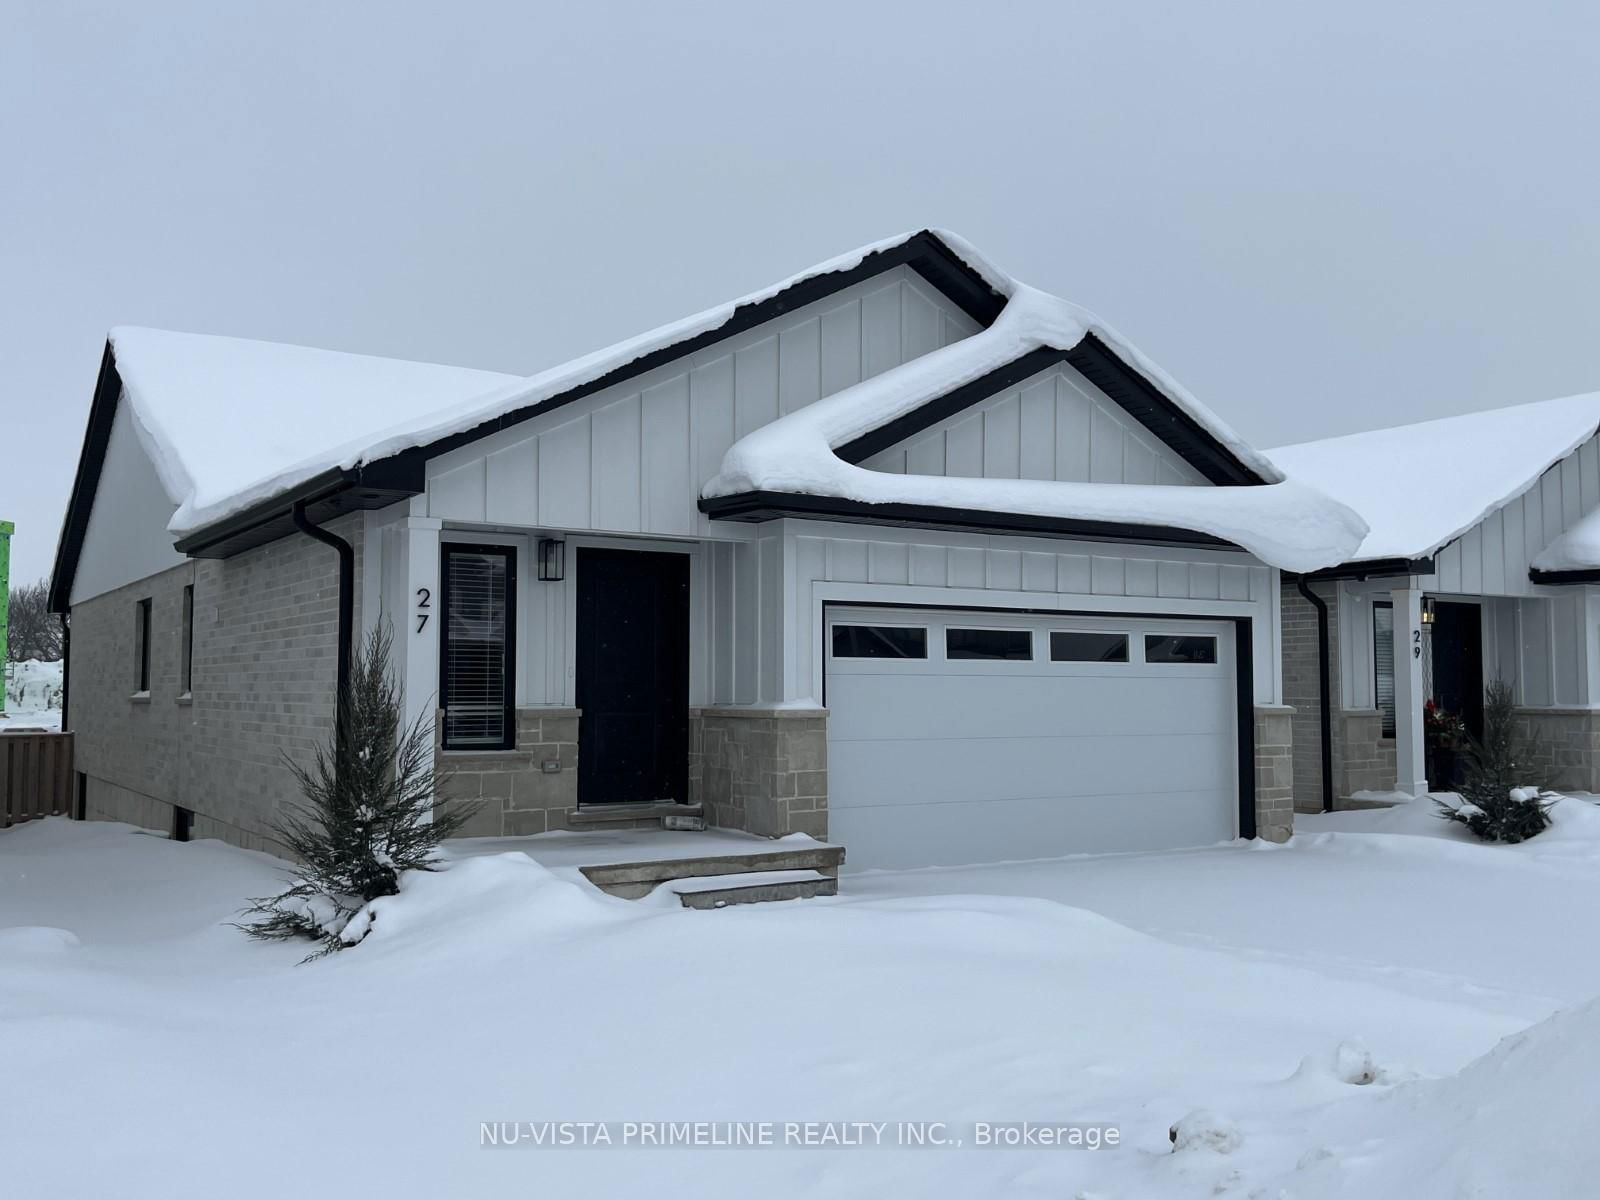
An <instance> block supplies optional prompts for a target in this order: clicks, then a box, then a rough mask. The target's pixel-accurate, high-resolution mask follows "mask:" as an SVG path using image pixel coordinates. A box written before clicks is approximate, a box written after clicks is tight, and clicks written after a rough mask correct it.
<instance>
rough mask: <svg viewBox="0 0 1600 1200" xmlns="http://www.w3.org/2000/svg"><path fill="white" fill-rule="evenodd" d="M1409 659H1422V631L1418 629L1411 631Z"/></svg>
mask: <svg viewBox="0 0 1600 1200" xmlns="http://www.w3.org/2000/svg"><path fill="white" fill-rule="evenodd" d="M1411 657H1412V658H1421V657H1422V630H1420V629H1413V630H1412V631H1411Z"/></svg>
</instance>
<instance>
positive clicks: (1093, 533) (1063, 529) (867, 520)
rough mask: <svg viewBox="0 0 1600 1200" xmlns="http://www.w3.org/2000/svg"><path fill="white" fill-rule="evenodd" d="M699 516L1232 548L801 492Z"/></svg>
mask: <svg viewBox="0 0 1600 1200" xmlns="http://www.w3.org/2000/svg"><path fill="white" fill-rule="evenodd" d="M700 511H701V512H703V513H705V514H706V515H707V516H710V517H712V518H713V519H716V520H724V521H756V522H759V521H773V520H777V519H778V518H780V517H805V518H809V519H813V520H821V521H843V522H848V523H851V524H862V525H892V526H910V527H913V528H917V529H948V530H954V531H956V532H960V533H1015V534H1024V535H1031V536H1035V537H1062V538H1075V539H1078V540H1080V541H1091V542H1133V543H1135V544H1138V545H1147V546H1223V547H1227V548H1229V549H1239V547H1237V546H1235V545H1234V544H1233V543H1232V542H1227V541H1224V540H1222V539H1221V538H1217V537H1212V536H1211V535H1210V534H1209V533H1200V532H1198V531H1196V530H1192V529H1177V528H1173V527H1171V526H1167V525H1135V524H1124V523H1121V522H1117V521H1085V520H1076V519H1072V518H1066V517H1041V516H1036V515H1034V514H1032V513H1002V512H985V511H983V510H981V509H973V508H944V507H939V506H937V505H930V504H867V503H865V502H863V501H860V500H841V499H838V498H836V497H833V496H808V495H804V494H802V493H799V492H742V493H740V494H738V495H735V496H717V497H713V498H711V499H702V500H701V501H700Z"/></svg>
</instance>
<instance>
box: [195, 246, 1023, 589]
mask: <svg viewBox="0 0 1600 1200" xmlns="http://www.w3.org/2000/svg"><path fill="white" fill-rule="evenodd" d="M900 266H904V267H909V268H910V269H911V270H913V271H915V272H916V273H917V274H918V275H920V276H922V277H923V278H924V279H925V280H927V281H928V283H929V284H930V285H931V286H933V287H934V288H937V289H938V290H939V291H940V292H941V293H943V294H944V295H945V296H946V297H948V298H949V299H950V301H951V302H952V303H954V304H955V305H957V306H958V307H959V308H960V309H961V310H962V311H963V312H965V313H966V314H967V315H968V316H970V317H971V318H972V319H973V320H974V321H977V322H978V323H979V324H980V325H982V326H985V327H987V326H989V325H991V324H993V322H994V319H995V318H996V317H997V316H999V315H1000V310H1001V309H1003V308H1004V307H1005V304H1006V301H1005V297H1004V296H1002V295H1001V294H1000V293H999V292H997V291H995V289H994V288H993V287H991V286H990V284H989V282H988V281H987V280H986V279H984V277H983V276H982V275H981V274H979V273H978V271H976V270H975V269H974V268H973V267H972V266H970V265H969V264H968V263H966V262H965V261H964V260H963V259H962V258H961V256H960V255H958V254H957V253H956V252H955V251H954V250H952V249H951V248H950V247H949V246H948V245H946V244H945V243H944V241H943V240H941V239H940V237H939V236H938V235H937V234H936V233H934V232H933V231H931V230H927V229H924V230H922V231H921V232H920V233H916V234H913V235H912V236H911V237H909V238H907V239H906V240H905V241H903V242H900V243H899V244H897V245H894V246H890V247H887V248H885V249H883V250H874V251H872V252H871V253H870V254H867V255H865V256H864V257H863V258H862V260H861V261H860V262H859V263H857V264H856V265H855V266H853V267H849V268H846V269H844V270H839V271H830V272H828V273H826V274H823V275H813V276H810V277H809V278H806V279H802V280H800V281H799V282H797V283H794V284H791V285H790V286H788V287H786V288H784V289H783V290H782V291H780V292H777V293H775V294H774V295H771V296H768V297H767V298H766V299H765V300H758V301H755V302H753V303H749V304H742V305H740V306H739V307H738V308H736V309H734V311H733V314H732V315H731V316H730V317H729V318H728V319H727V320H726V321H724V322H723V323H722V324H721V325H719V326H717V327H716V328H715V329H708V330H706V331H705V332H704V333H701V334H697V335H695V336H694V337H692V338H687V339H685V340H683V341H681V342H675V343H673V344H672V345H670V346H664V347H662V348H661V349H659V350H655V351H652V352H651V353H649V354H645V355H642V356H640V357H639V358H636V359H634V360H633V361H632V362H629V363H625V364H623V365H622V366H620V367H617V368H616V369H614V370H612V371H608V372H607V373H606V374H604V375H602V376H600V377H599V378H597V379H592V380H590V381H589V382H587V383H581V384H578V385H576V386H574V387H571V388H568V389H567V390H566V391H564V392H560V393H558V394H556V395H554V396H551V397H549V398H547V399H545V400H542V401H540V402H538V403H537V404H528V405H524V406H523V407H522V408H517V409H513V410H511V411H510V412H507V413H503V414H501V415H500V416H497V417H494V418H491V419H490V420H487V421H484V422H482V423H480V424H478V425H475V426H473V427H472V428H471V429H467V430H463V431H462V432H460V433H454V434H450V435H449V436H447V437H442V438H439V439H437V440H435V441H432V442H429V443H428V444H426V445H423V446H416V447H413V448H412V449H409V450H402V451H400V452H399V453H397V454H394V455H391V456H389V457H387V458H383V459H379V460H377V461H376V462H373V463H369V464H367V465H366V466H365V467H362V468H358V469H357V470H356V471H354V472H325V473H324V474H322V475H319V476H317V477H316V478H315V479H313V480H310V481H308V482H307V483H305V484H302V485H301V486H300V487H298V488H296V489H295V490H294V491H293V492H292V493H287V494H283V495H279V496H274V497H272V498H271V499H269V500H265V501H263V502H261V503H260V504H256V505H253V506H251V507H250V508H249V509H246V510H245V511H244V512H242V513H238V514H236V515H235V516H232V517H228V518H226V519H224V520H223V521H220V522H217V523H216V524H215V525H211V526H207V527H206V528H204V529H200V530H197V531H196V532H194V533H192V534H190V535H189V536H188V537H186V538H184V539H183V540H182V541H180V542H179V543H178V549H179V550H180V551H181V552H183V553H185V554H192V555H195V556H197V557H219V558H226V557H228V556H230V555H233V554H237V553H239V552H240V551H242V550H247V549H249V548H250V547H252V546H259V545H264V544H265V543H267V542H270V541H275V540H276V539H277V538H280V537H283V536H284V535H286V534H288V533H290V532H292V531H293V529H294V526H293V524H292V523H291V522H290V520H289V510H290V508H291V507H292V506H293V504H294V502H295V501H296V500H297V499H305V500H306V501H307V511H308V513H309V514H310V516H311V518H312V519H313V520H314V521H316V522H317V523H319V524H320V523H321V522H322V521H324V520H326V519H328V518H329V517H330V516H337V515H339V513H341V512H353V511H355V510H356V509H359V508H378V507H383V506H384V505H387V504H392V503H394V502H395V500H400V499H405V498H406V497H407V496H414V495H417V494H419V493H420V492H421V491H422V490H423V488H424V486H425V482H426V472H425V469H424V466H425V464H426V463H427V461H428V460H429V459H430V458H435V457H437V456H438V455H441V454H445V453H448V452H449V451H451V450H454V449H456V448H458V447H460V446H465V445H468V444H470V443H472V442H475V441H478V440H479V439H480V438H485V437H488V436H489V435H491V434H494V433H498V432H500V431H501V430H502V429H508V428H510V427H511V426H513V425H520V424H521V423H522V422H524V421H528V420H532V419H533V418H534V417H537V416H540V415H542V414H544V413H547V412H549V411H550V410H552V409H555V408H560V407H561V406H562V405H565V404H571V403H573V402H574V401H576V400H581V399H583V398H584V397H585V396H590V395H593V394H594V393H596V392H600V391H604V390H605V389H606V388H609V387H612V386H614V385H616V384H618V383H624V382H626V381H627V380H629V379H633V378H636V377H638V376H640V375H643V374H645V373H646V372H648V371H653V370H655V369H656V368H657V367H661V366H665V365H666V364H667V363H670V362H674V361H676V360H677V359H680V358H684V357H686V356H688V355H690V354H694V353H695V352H696V351H699V350H703V349H705V348H706V347H708V346H713V345H715V344H716V343H718V342H720V341H723V340H725V339H727V338H730V337H733V336H735V335H736V334H740V333H743V332H745V331H746V330H750V329H754V328H755V327H756V326H758V325H762V324H765V323H766V322H767V321H770V320H772V319H773V318H774V317H778V316H782V315H783V314H784V313H786V312H791V311H793V310H795V309H797V308H803V307H805V306H806V305H808V304H814V303H816V302H817V301H818V300H825V299H827V297H829V296H831V295H833V294H834V293H836V292H840V291H843V290H844V289H845V288H847V287H851V286H853V285H854V284H857V283H861V282H863V281H865V280H867V279H871V278H873V277H874V276H876V275H881V274H883V273H884V272H886V271H891V270H893V269H894V268H895V267H900ZM380 476H381V479H382V480H384V481H388V482H387V483H379V482H376V478H377V477H380ZM389 485H394V486H395V488H396V489H397V490H395V491H394V492H393V494H390V495H380V496H378V497H376V498H368V497H365V496H354V497H343V498H340V497H339V496H338V495H337V494H336V493H337V491H338V490H339V489H344V490H351V489H355V490H361V491H369V490H370V491H374V492H378V493H385V492H386V487H388V486H389ZM380 500H381V503H380V502H378V501H380Z"/></svg>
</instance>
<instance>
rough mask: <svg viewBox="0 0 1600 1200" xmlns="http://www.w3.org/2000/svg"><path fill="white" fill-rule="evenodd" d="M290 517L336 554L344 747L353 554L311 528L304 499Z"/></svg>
mask: <svg viewBox="0 0 1600 1200" xmlns="http://www.w3.org/2000/svg"><path fill="white" fill-rule="evenodd" d="M290 515H291V516H292V518H293V520H294V525H295V528H296V529H298V530H299V531H300V532H301V533H303V534H305V535H306V536H307V537H309V538H314V539H315V540H316V541H319V542H321V543H322V544H323V545H324V546H332V547H333V548H334V550H336V551H337V552H338V554H339V667H338V681H339V693H338V697H337V699H336V701H335V705H336V709H335V711H336V712H337V714H338V715H337V717H336V718H335V725H334V729H335V733H336V736H337V737H338V741H339V744H340V746H341V747H342V746H343V745H344V739H345V735H346V733H347V732H348V731H349V728H350V657H351V650H352V648H353V646H354V644H355V624H356V598H355V591H356V552H355V550H354V548H352V547H351V545H350V543H349V542H347V541H345V540H344V539H343V538H342V537H340V536H339V535H338V534H336V533H329V532H328V531H327V530H326V529H322V528H320V527H319V526H316V525H313V524H312V523H311V522H310V521H309V520H308V519H307V518H306V504H305V501H304V500H300V501H296V503H295V505H294V508H293V509H292V510H291V512H290Z"/></svg>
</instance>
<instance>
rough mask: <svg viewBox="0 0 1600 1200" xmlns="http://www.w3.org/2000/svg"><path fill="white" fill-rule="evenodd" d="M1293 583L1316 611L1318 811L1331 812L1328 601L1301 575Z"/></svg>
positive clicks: (1331, 720) (1331, 726)
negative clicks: (1319, 751) (1319, 741)
mask: <svg viewBox="0 0 1600 1200" xmlns="http://www.w3.org/2000/svg"><path fill="white" fill-rule="evenodd" d="M1294 585H1295V587H1296V588H1297V589H1299V592H1300V594H1301V595H1302V596H1304V597H1305V598H1306V599H1307V600H1308V601H1309V602H1310V604H1311V607H1312V608H1314V609H1316V610H1317V692H1318V696H1317V700H1318V713H1317V723H1318V725H1319V726H1320V729H1321V733H1322V811H1323V812H1332V811H1333V695H1332V693H1333V686H1332V677H1333V670H1332V666H1333V655H1332V653H1331V651H1330V649H1329V638H1328V602H1327V601H1326V600H1324V599H1323V598H1322V597H1321V596H1319V595H1317V594H1316V593H1315V592H1313V591H1312V590H1311V585H1310V584H1309V583H1308V582H1307V581H1306V577H1305V576H1304V575H1301V576H1298V577H1297V578H1296V579H1295V581H1294Z"/></svg>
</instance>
